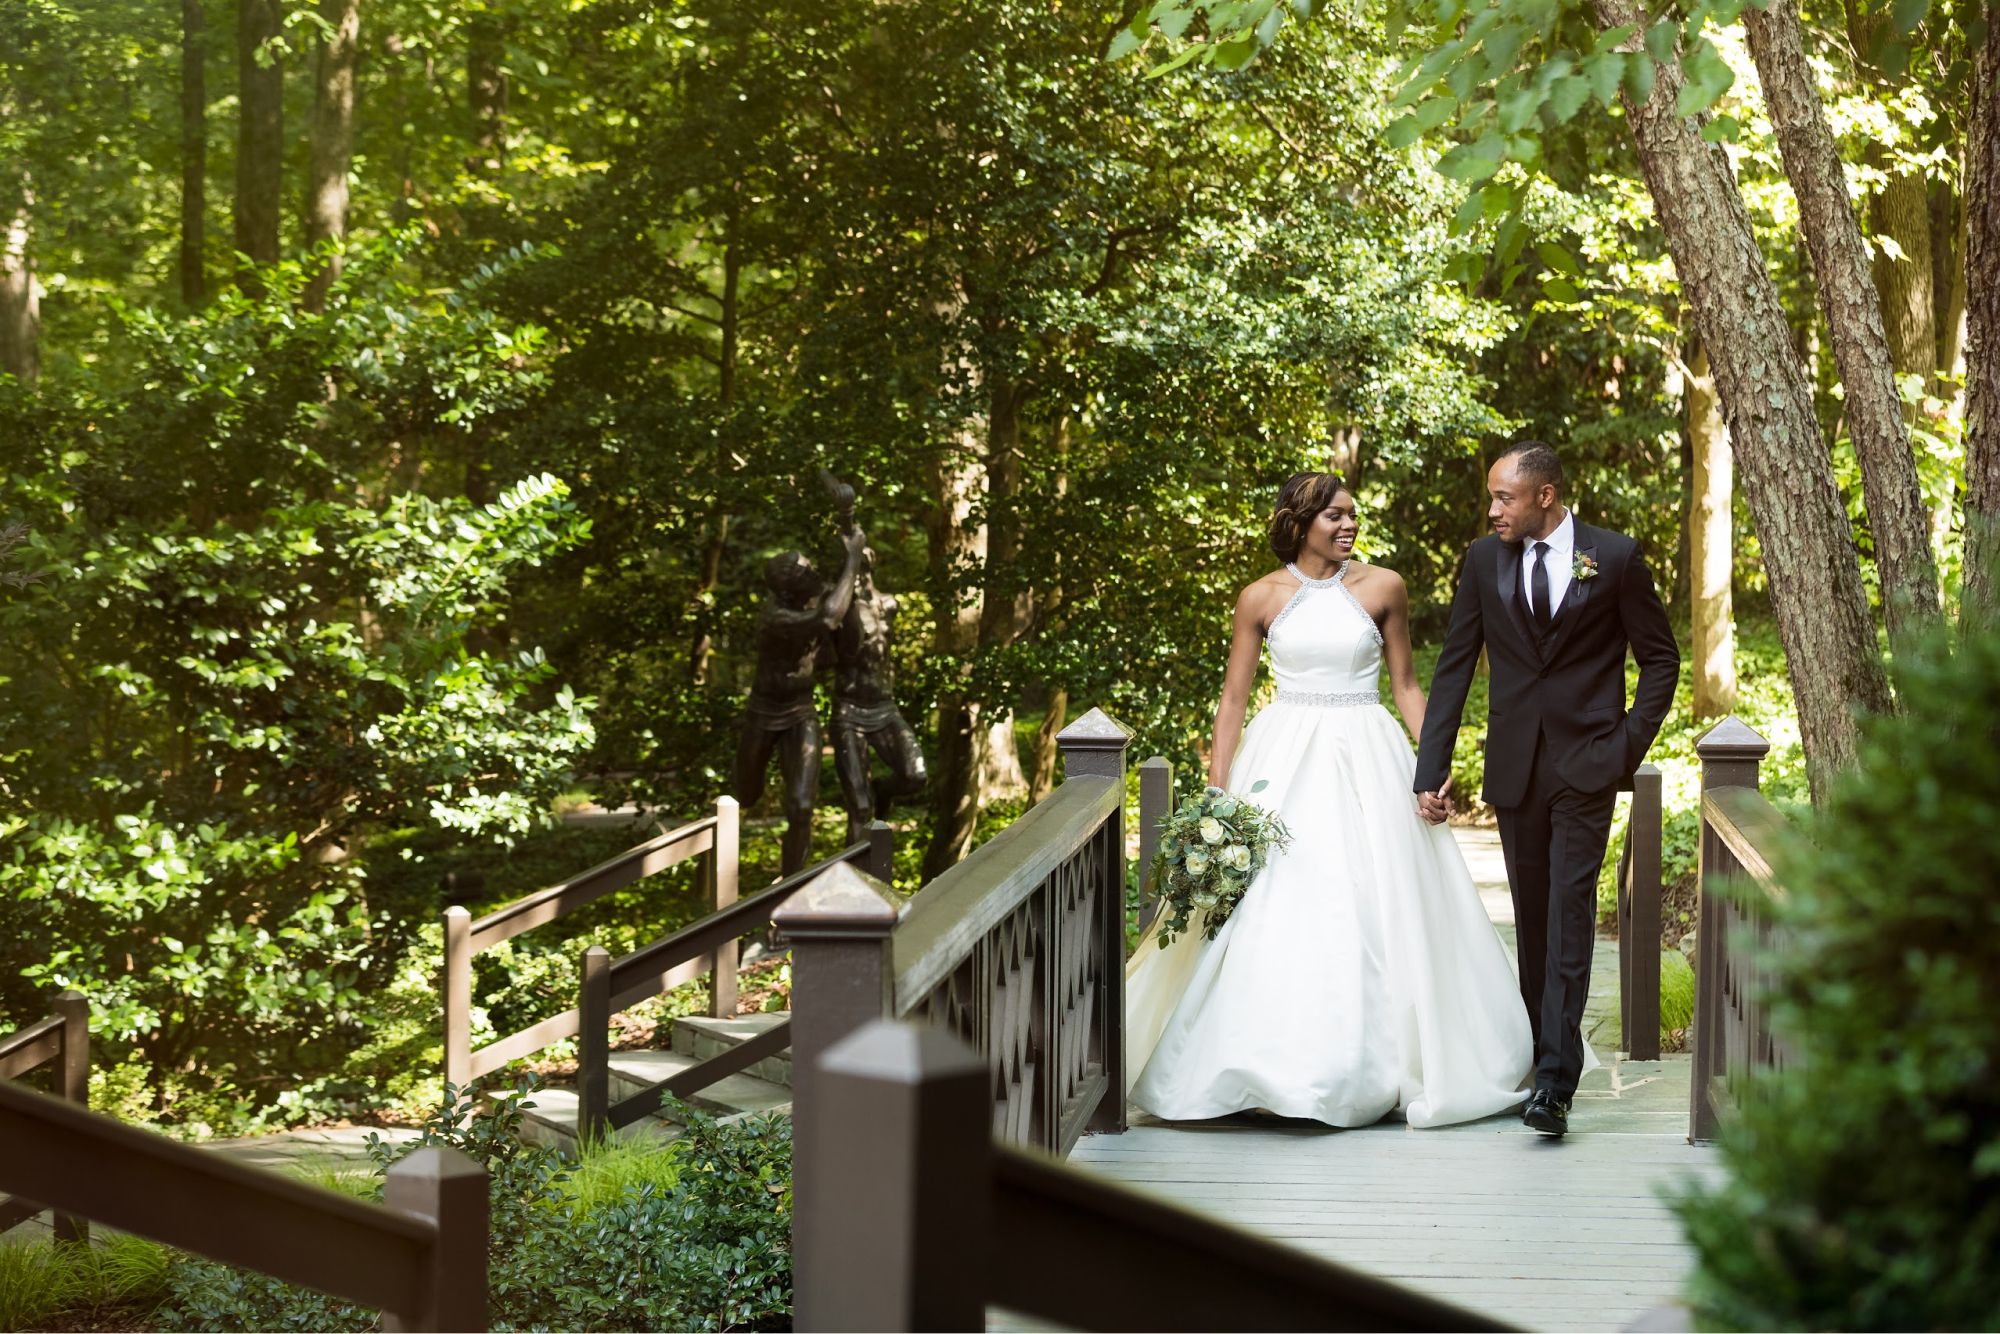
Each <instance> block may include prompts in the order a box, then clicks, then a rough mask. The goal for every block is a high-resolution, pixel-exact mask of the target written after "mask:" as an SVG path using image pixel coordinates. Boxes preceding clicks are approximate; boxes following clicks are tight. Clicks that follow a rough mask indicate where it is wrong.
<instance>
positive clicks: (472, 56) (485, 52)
mask: <svg viewBox="0 0 2000 1334" xmlns="http://www.w3.org/2000/svg"><path fill="white" fill-rule="evenodd" d="M506 61H507V45H506V32H505V30H504V29H503V28H502V26H501V23H500V20H499V19H497V18H495V17H493V16H492V15H490V14H485V15H481V16H480V17H479V18H477V19H475V20H473V23H472V28H471V32H470V33H469V40H468V45H467V46H466V51H465V98H466V105H467V107H468V108H469V109H470V110H471V112H472V148H473V152H472V156H471V157H469V158H467V159H466V160H465V165H466V168H467V170H470V171H473V172H477V173H479V174H481V175H487V176H491V175H494V174H496V173H497V172H499V170H500V167H501V164H502V159H503V157H504V154H505V146H506V131H507V65H506Z"/></svg>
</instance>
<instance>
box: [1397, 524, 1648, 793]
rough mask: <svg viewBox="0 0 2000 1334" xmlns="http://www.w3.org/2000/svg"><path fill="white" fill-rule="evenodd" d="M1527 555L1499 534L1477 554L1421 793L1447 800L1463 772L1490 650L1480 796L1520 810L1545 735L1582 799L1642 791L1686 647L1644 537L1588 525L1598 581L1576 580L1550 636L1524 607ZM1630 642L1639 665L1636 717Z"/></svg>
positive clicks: (1441, 670)
mask: <svg viewBox="0 0 2000 1334" xmlns="http://www.w3.org/2000/svg"><path fill="white" fill-rule="evenodd" d="M1521 555H1522V546H1521V544H1520V543H1513V542H1502V541H1501V540H1500V539H1499V538H1498V537H1491V536H1489V537H1482V538H1480V539H1479V540H1478V541H1477V542H1474V543H1473V544H1472V547H1471V549H1470V550H1468V551H1467V552H1466V553H1465V564H1464V565H1463V566H1462V567H1461V569H1460V571H1459V579H1458V593H1457V596H1455V597H1454V598H1453V599H1452V603H1451V628H1450V629H1449V630H1448V631H1446V632H1445V639H1444V651H1443V652H1442V653H1440V654H1439V655H1438V662H1437V670H1436V672H1435V673H1433V674H1432V677H1431V693H1430V702H1429V704H1428V705H1427V706H1426V707H1425V710H1424V732H1423V739H1422V741H1421V742H1419V744H1418V746H1417V777H1416V787H1415V790H1416V791H1418V792H1435V791H1436V790H1437V789H1438V788H1439V787H1440V786H1441V785H1442V784H1443V783H1444V780H1445V778H1446V776H1447V775H1449V774H1450V772H1451V752H1452V746H1453V744H1454V743H1455V742H1456V741H1457V740H1458V721H1459V715H1460V714H1461V713H1462V712H1463V711H1464V709H1465V695H1466V691H1467V690H1469V689H1470V688H1471V686H1472V673H1473V671H1474V670H1475V669H1476V668H1477V666H1478V665H1479V650H1480V649H1481V648H1482V647H1483V648H1484V649H1485V650H1486V655H1487V662H1488V664H1489V666H1490V668H1491V671H1492V683H1491V690H1490V695H1489V698H1488V701H1487V710H1486V781H1485V785H1484V787H1483V789H1482V791H1481V794H1480V795H1481V796H1483V797H1484V798H1485V799H1486V801H1487V803H1488V804H1490V805H1493V806H1502V807H1506V806H1517V805H1519V804H1520V802H1521V799H1522V797H1523V795H1524V794H1525V793H1526V792H1527V789H1528V777H1529V771H1530V769H1531V767H1532V766H1533V764H1534V759H1535V739H1536V735H1537V734H1538V733H1539V734H1541V735H1543V736H1545V737H1546V738H1547V744H1548V746H1549V753H1550V758H1551V759H1552V760H1553V761H1554V763H1555V768H1556V773H1557V774H1558V775H1560V776H1561V778H1562V779H1563V781H1564V782H1566V783H1568V784H1569V785H1570V786H1571V787H1573V788H1575V789H1576V790H1577V791H1579V792H1602V791H1606V790H1608V789H1610V788H1613V787H1630V786H1631V785H1632V773H1633V771H1634V770H1635V769H1637V768H1638V767H1639V762H1640V761H1641V760H1642V759H1644V758H1645V755H1646V748H1647V747H1648V746H1650V745H1652V744H1653V738H1654V737H1655V736H1658V735H1659V731H1660V724H1661V723H1663V722H1665V721H1666V717H1667V710H1668V709H1669V708H1670V707H1672V705H1673V700H1674V685H1675V683H1676V681H1677V680H1678V679H1679V676H1680V666H1681V655H1680V648H1679V647H1678V646H1677V645H1676V644H1675V643H1674V633H1673V628H1672V627H1671V626H1670V625H1669V624H1668V622H1667V611H1666V608H1665V607H1663V606H1661V605H1660V595H1659V593H1658V592H1657V591H1656V590H1655V589H1654V587H1653V576H1652V574H1651V572H1650V571H1648V570H1647V569H1646V563H1645V561H1644V560H1642V559H1641V558H1640V555H1639V544H1638V543H1637V542H1636V541H1634V540H1633V539H1632V538H1629V537H1626V536H1625V535H1624V534H1622V533H1614V532H1610V531H1609V530H1607V529H1603V528H1594V527H1592V526H1591V525H1589V524H1587V523H1583V522H1580V521H1579V522H1578V523H1577V525H1576V555H1577V556H1578V557H1579V558H1581V557H1585V556H1588V557H1590V558H1591V559H1592V560H1594V561H1595V562H1596V563H1597V573H1596V574H1595V575H1594V576H1592V577H1591V578H1588V579H1578V578H1575V577H1574V576H1572V577H1571V579H1570V583H1569V590H1568V592H1567V593H1565V594H1564V595H1563V601H1562V605H1561V606H1560V607H1558V608H1557V609H1556V615H1555V617H1554V619H1553V620H1552V621H1551V622H1550V625H1549V630H1548V633H1547V634H1546V635H1538V634H1537V633H1536V631H1535V625H1534V622H1533V621H1532V620H1530V619H1529V617H1528V611H1527V608H1526V606H1524V605H1523V604H1524V602H1525V601H1526V599H1525V598H1523V597H1522V594H1521ZM1628 646H1629V647H1630V648H1631V651H1632V656H1633V657H1634V658H1635V659H1636V660H1637V661H1638V663H1639V688H1638V690H1637V691H1636V692H1634V695H1633V699H1632V708H1631V711H1630V712H1629V713H1628V712H1627V711H1626V708H1625V651H1626V648H1627V647H1628Z"/></svg>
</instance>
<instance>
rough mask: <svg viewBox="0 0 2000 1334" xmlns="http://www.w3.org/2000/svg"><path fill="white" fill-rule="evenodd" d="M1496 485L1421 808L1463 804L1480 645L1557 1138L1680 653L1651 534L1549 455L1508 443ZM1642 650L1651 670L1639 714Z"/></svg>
mask: <svg viewBox="0 0 2000 1334" xmlns="http://www.w3.org/2000/svg"><path fill="white" fill-rule="evenodd" d="M1486 487H1487V491H1488V493H1489V494H1490V495H1491V497H1492V503H1491V504H1490V505H1488V506H1487V510H1486V514H1487V517H1488V518H1489V519H1491V520H1492V522H1493V536H1491V537H1482V538H1480V539H1479V540H1478V541H1477V542H1474V543H1473V544H1472V547H1471V549H1470V550H1468V551H1467V552H1466V554H1465V563H1464V565H1463V567H1462V569H1461V572H1460V574H1459V580H1458V593H1457V596H1455V597H1454V598H1453V599H1452V604H1451V628H1450V630H1448V631H1447V632H1446V634H1445V640H1444V650H1443V652H1442V653H1440V654H1439V656H1438V662H1437V670H1436V672H1435V673H1433V675H1432V677H1431V692H1430V703H1429V705H1428V707H1427V708H1426V709H1425V711H1424V731H1423V740H1422V741H1421V743H1420V744H1419V745H1418V747H1417V775H1416V793H1417V805H1418V808H1419V810H1420V811H1421V812H1422V814H1423V817H1424V818H1425V819H1426V820H1429V821H1430V822H1431V823H1432V824H1436V823H1438V822H1440V821H1442V820H1443V819H1444V818H1445V817H1446V816H1447V815H1448V814H1450V811H1451V755H1452V746H1453V744H1454V742H1456V740H1457V738H1458V722H1459V715H1460V713H1461V712H1462V711H1463V710H1464V708H1465V693H1466V690H1467V689H1468V688H1469V687H1470V686H1471V684H1472V673H1473V669H1474V668H1475V667H1476V666H1477V665H1478V663H1479V651H1480V649H1481V648H1482V647H1483V648H1484V649H1485V650H1486V654H1487V660H1488V663H1489V664H1490V668H1491V672H1492V681H1491V687H1490V695H1489V699H1488V703H1487V710H1486V782H1485V786H1484V789H1483V791H1482V793H1481V795H1482V796H1484V797H1485V799H1486V801H1487V803H1488V804H1489V805H1492V806H1493V807H1495V808H1497V809H1498V811H1499V814H1500V843H1501V847H1502V848H1503V849H1504V851H1505V853H1506V857H1507V885H1508V888H1509V889H1511V890H1512V891H1513V895H1514V930H1515V949H1516V951H1517V955H1518V958H1519V961H1520V966H1521V999H1522V1000H1523V1001H1525V1002H1526V1003H1527V1007H1528V1022H1529V1024H1530V1025H1531V1027H1532V1028H1533V1030H1534V1034H1535V1089H1534V1093H1533V1095H1532V1096H1530V1097H1529V1099H1528V1105H1527V1108H1526V1110H1525V1111H1524V1112H1523V1113H1522V1119H1523V1120H1524V1121H1526V1122H1527V1123H1528V1125H1529V1126H1531V1127H1533V1128H1534V1129H1536V1130H1538V1131H1541V1132H1542V1133H1543V1134H1545V1135H1561V1134H1562V1133H1564V1132H1565V1131H1566V1130H1568V1129H1569V1105H1570V1099H1571V1098H1572V1097H1573V1096H1574V1095H1575V1093H1576V1082H1577V1079H1578V1077H1579V1076H1581V1075H1582V1073H1583V1003H1584V999H1585V998H1586V997H1587V996H1588V995H1589V994H1590V956H1591V947H1592V929H1593V925H1594V922H1595V919H1596V916H1597V873H1598V870H1599V868H1600V867H1601V866H1602V865H1603V862H1604V849H1605V845H1606V843H1607V842H1608V841H1609V840H1610V837H1611V813H1612V807H1613V806H1614V805H1615V804H1616V802H1617V797H1618V791H1619V789H1620V788H1626V789H1629V788H1630V787H1631V786H1632V773H1633V771H1634V770H1635V769H1637V768H1638V767H1639V761H1640V760H1641V759H1643V758H1644V757H1645V754H1646V748H1647V747H1648V746H1650V745H1652V744H1653V738H1654V736H1656V735H1657V734H1658V733H1659V730H1660V724H1661V723H1662V722H1663V721H1665V719H1666V716H1667V708H1668V706H1669V705H1671V704H1672V702H1673V697H1674V684H1675V681H1676V679H1677V678H1678V677H1679V675H1680V665H1681V658H1680V650H1679V649H1678V648H1677V647H1676V646H1675V644H1674V635H1673V630H1672V628H1671V627H1670V626H1669V625H1668V624H1667V612H1666V608H1664V607H1662V606H1661V605H1660V595H1659V594H1658V593H1657V592H1655V591H1654V588H1653V577H1652V575H1651V574H1650V573H1649V572H1648V571H1647V569H1646V564H1645V562H1644V561H1643V560H1641V559H1640V557H1639V548H1638V543H1637V542H1635V541H1634V540H1633V539H1631V538H1629V537H1626V536H1624V535H1623V534H1622V533H1613V532H1609V531H1607V530H1605V529H1603V528H1593V527H1591V526H1590V525H1589V524H1586V523H1578V522H1577V520H1576V516H1575V515H1573V514H1571V513H1570V512H1569V510H1568V509H1567V508H1566V507H1565V506H1564V505H1563V502H1562V495H1563V471H1562V462H1561V461H1560V460H1559V459H1557V458H1556V452H1555V451H1554V450H1553V449H1551V448H1549V447H1548V446H1547V445H1544V444H1540V443H1538V442H1535V441H1523V442H1521V443H1520V444H1517V445H1514V446H1512V447H1511V448H1510V449H1508V451H1507V452H1506V453H1505V454H1502V455H1501V456H1500V458H1499V459H1498V460H1497V461H1496V462H1495V463H1494V464H1493V467H1492V469H1491V470H1490V471H1489V472H1488V473H1487V474H1486ZM1628 647H1629V648H1630V649H1631V652H1632V656H1633V658H1635V659H1636V660H1637V661H1638V664H1639V688H1638V690H1637V691H1636V692H1635V694H1634V696H1633V700H1632V708H1631V711H1630V712H1629V713H1628V712H1627V711H1626V708H1625V652H1626V649H1627V648H1628Z"/></svg>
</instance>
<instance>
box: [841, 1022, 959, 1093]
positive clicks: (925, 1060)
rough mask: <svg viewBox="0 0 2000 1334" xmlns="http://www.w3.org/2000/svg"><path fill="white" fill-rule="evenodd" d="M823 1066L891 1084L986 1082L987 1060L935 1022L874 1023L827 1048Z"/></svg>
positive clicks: (865, 1025)
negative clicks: (957, 1079)
mask: <svg viewBox="0 0 2000 1334" xmlns="http://www.w3.org/2000/svg"><path fill="white" fill-rule="evenodd" d="M819 1068H820V1069H821V1070H822V1071H825V1072H827V1073H829V1074H842V1075H858V1076H860V1077H861V1078H864V1079H871V1080H875V1081H878V1082H881V1083H890V1084H922V1083H927V1082H929V1081H932V1080H938V1079H953V1078H970V1079H978V1080H982V1081H983V1080H985V1078H986V1058H985V1057H983V1056H981V1055H980V1054H979V1053H978V1052H976V1051H974V1050H973V1049H972V1048H971V1047H969V1046H967V1045H966V1043H965V1041H964V1040H963V1039H962V1038H960V1037H959V1036H958V1035H957V1034H956V1033H952V1032H948V1031H947V1030H945V1029H942V1028H939V1027H937V1026H936V1025H935V1024H914V1023H908V1022H898V1021H896V1020H891V1019H873V1020H870V1021H869V1022H868V1023H865V1024H863V1025H862V1026H861V1027H859V1028H857V1029H855V1030H854V1031H853V1032H852V1033H849V1034H848V1035H847V1036H846V1037H844V1038H842V1039H841V1040H840V1041H838V1042H836V1043H834V1044H833V1045H832V1046H831V1047H828V1048H827V1049H826V1053H825V1054H824V1055H822V1056H821V1057H820V1058H819Z"/></svg>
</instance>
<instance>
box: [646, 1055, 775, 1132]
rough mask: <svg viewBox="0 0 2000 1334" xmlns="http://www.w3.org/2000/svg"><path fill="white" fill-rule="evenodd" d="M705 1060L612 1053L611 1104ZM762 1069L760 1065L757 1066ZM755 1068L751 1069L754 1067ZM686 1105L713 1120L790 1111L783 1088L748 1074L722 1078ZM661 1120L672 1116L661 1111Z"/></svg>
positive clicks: (695, 1094) (690, 1056) (703, 1057)
mask: <svg viewBox="0 0 2000 1334" xmlns="http://www.w3.org/2000/svg"><path fill="white" fill-rule="evenodd" d="M706 1059H708V1058H707V1057H706V1056H693V1055H689V1054H688V1053H686V1052H678V1051H618V1052H613V1053H611V1100H612V1101H613V1102H616V1101H618V1100H619V1099H621V1098H628V1097H630V1096H632V1095H633V1094H635V1093H638V1092H640V1091H641V1090H643V1089H647V1088H651V1087H652V1086H653V1085H655V1084H657V1083H659V1082H660V1081H661V1080H663V1079H670V1078H672V1077H673V1076H675V1075H677V1074H679V1073H680V1072H681V1071H683V1070H691V1069H693V1068H694V1067H695V1066H697V1065H700V1064H701V1063H702V1062H703V1061H704V1060H706ZM759 1064H760V1065H761V1064H762V1062H759ZM753 1068H754V1067H753ZM685 1101H686V1102H688V1103H691V1104H693V1105H694V1106H696V1107H699V1108H700V1109H701V1110H702V1111H704V1112H707V1113H709V1114H710V1115H712V1116H731V1115H734V1114H737V1113H749V1114H752V1115H765V1114H768V1113H771V1112H786V1113H789V1112H790V1111H791V1110H792V1091H791V1089H790V1088H788V1087H786V1086H785V1085H783V1084H778V1083H774V1082H772V1081H771V1080H768V1079H762V1078H759V1077H758V1076H756V1075H754V1074H751V1073H749V1072H747V1071H746V1072H744V1073H742V1074H735V1075H724V1076H723V1077H722V1078H721V1079H718V1080H716V1081H715V1082H714V1083H713V1084H710V1085H709V1086H708V1087H707V1088H705V1089H699V1090H697V1091H696V1092H694V1093H692V1094H690V1095H689V1096H688V1097H687V1098H686V1099H685ZM660 1115H662V1116H667V1117H671V1115H672V1113H671V1112H667V1111H662V1112H661V1113H660Z"/></svg>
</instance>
